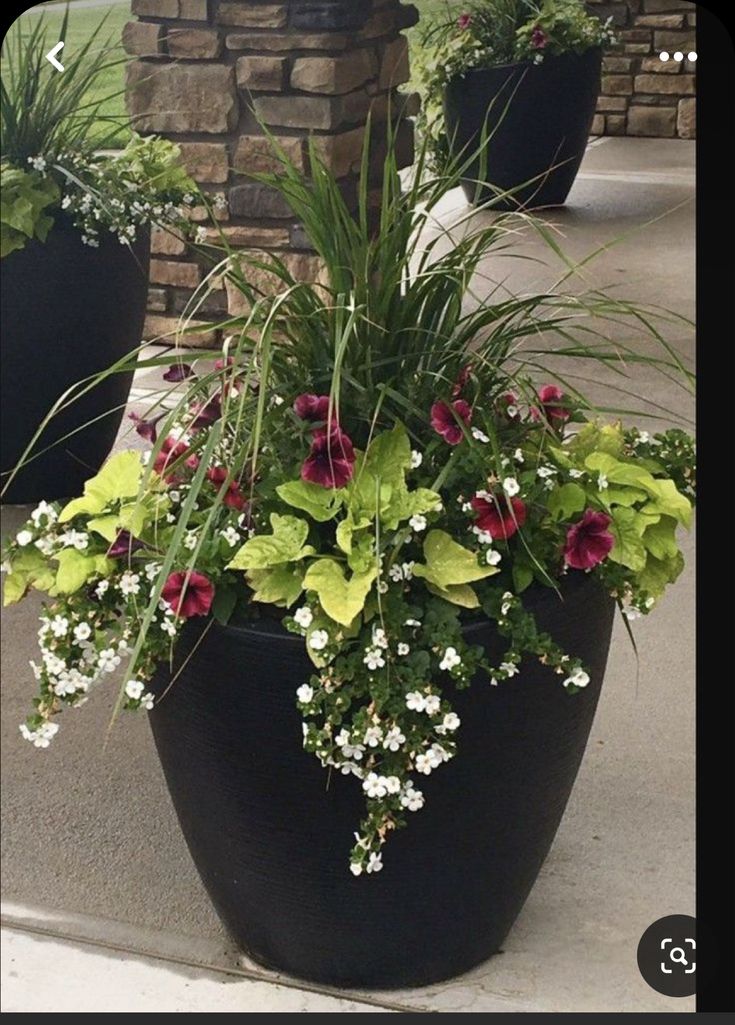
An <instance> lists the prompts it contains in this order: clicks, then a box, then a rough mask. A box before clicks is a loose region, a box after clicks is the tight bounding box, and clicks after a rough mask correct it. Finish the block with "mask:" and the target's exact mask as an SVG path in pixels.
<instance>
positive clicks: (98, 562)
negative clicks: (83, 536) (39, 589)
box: [54, 548, 114, 594]
mask: <svg viewBox="0 0 735 1025" xmlns="http://www.w3.org/2000/svg"><path fill="white" fill-rule="evenodd" d="M54 558H55V559H56V560H57V562H58V564H59V568H58V570H57V571H56V591H57V592H58V593H59V594H73V593H74V592H75V591H78V590H79V589H80V588H81V587H84V585H85V584H86V582H87V581H88V580H89V579H90V578H91V577H94V576H108V575H109V574H110V573H111V572H112V569H113V565H114V564H113V563H112V562H111V561H110V560H109V559H107V558H105V556H104V555H85V554H84V552H80V551H77V549H76V548H64V549H62V550H61V551H60V552H58V553H57V554H56V555H55V556H54Z"/></svg>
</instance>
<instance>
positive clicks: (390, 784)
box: [383, 776, 401, 794]
mask: <svg viewBox="0 0 735 1025" xmlns="http://www.w3.org/2000/svg"><path fill="white" fill-rule="evenodd" d="M383 779H384V780H385V789H386V790H387V791H388V793H389V794H399V793H400V792H401V781H400V779H399V778H398V776H384V777H383Z"/></svg>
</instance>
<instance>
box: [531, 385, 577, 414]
mask: <svg viewBox="0 0 735 1025" xmlns="http://www.w3.org/2000/svg"><path fill="white" fill-rule="evenodd" d="M538 397H539V401H540V403H541V408H542V409H543V411H544V415H545V416H546V419H547V420H550V421H553V420H556V421H558V423H564V422H565V421H566V420H568V419H569V417H570V416H571V412H570V410H569V409H568V408H567V407H566V406H565V405H564V404H563V403H564V401H565V400H566V396H565V394H564V392H563V391H562V390H561V388H557V386H556V385H555V384H545V385H544V386H543V388H539V392H538Z"/></svg>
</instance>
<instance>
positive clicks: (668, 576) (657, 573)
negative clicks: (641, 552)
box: [638, 552, 684, 598]
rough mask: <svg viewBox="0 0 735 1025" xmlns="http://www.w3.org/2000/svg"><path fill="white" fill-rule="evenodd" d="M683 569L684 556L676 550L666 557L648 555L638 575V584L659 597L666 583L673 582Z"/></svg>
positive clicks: (653, 595) (642, 588) (654, 596)
mask: <svg viewBox="0 0 735 1025" xmlns="http://www.w3.org/2000/svg"><path fill="white" fill-rule="evenodd" d="M683 569H684V556H683V555H682V554H681V552H677V553H676V555H673V556H671V557H669V558H666V559H657V558H656V557H655V556H653V555H649V556H648V559H647V560H646V565H645V567H644V569H643V570H642V572H641V573H639V575H638V586H639V587H640V588H641V590H643V591H645V592H646V593H647V594H650V595H651V596H652V597H653V598H660V597H661V595H662V594H663V593H664V591H665V590H666V587H667V585H668V584H673V583H674V581H675V580H676V579H677V578H678V576H679V574H680V573H681V571H682V570H683Z"/></svg>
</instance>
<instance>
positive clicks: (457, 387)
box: [452, 363, 472, 399]
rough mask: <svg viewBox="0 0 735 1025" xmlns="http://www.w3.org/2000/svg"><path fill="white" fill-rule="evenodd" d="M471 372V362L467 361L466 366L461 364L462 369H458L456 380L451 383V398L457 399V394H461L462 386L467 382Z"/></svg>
mask: <svg viewBox="0 0 735 1025" xmlns="http://www.w3.org/2000/svg"><path fill="white" fill-rule="evenodd" d="M471 373H472V366H471V364H469V363H467V364H466V366H463V367H462V369H461V370H460V372H459V373H458V374H457V380H456V381H455V382H454V384H453V385H452V398H453V399H458V398H459V396H460V395H461V394H462V391H463V390H464V386H465V385H466V384H467V382H468V381H469V379H470V375H471Z"/></svg>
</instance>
